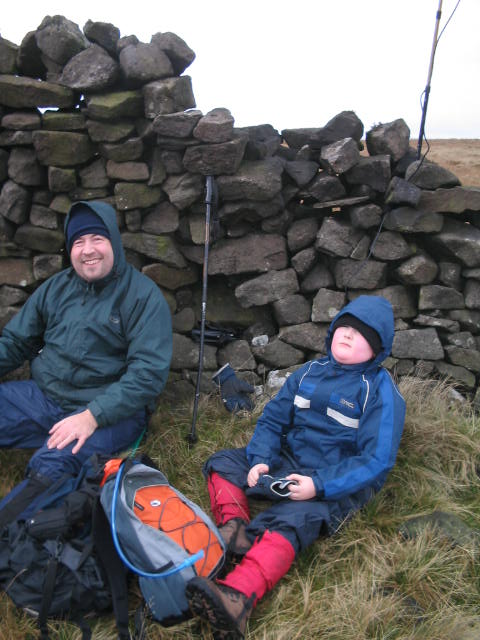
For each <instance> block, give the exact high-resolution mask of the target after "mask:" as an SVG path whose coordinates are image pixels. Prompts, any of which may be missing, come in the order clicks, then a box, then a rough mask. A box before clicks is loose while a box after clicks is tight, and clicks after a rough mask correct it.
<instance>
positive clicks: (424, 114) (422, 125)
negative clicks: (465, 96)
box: [417, 0, 443, 160]
mask: <svg viewBox="0 0 480 640" xmlns="http://www.w3.org/2000/svg"><path fill="white" fill-rule="evenodd" d="M442 2H443V0H439V3H438V9H437V15H436V17H435V31H434V34H433V44H432V52H431V54H430V64H429V66H428V76H427V85H426V87H425V91H424V94H425V98H424V100H423V108H422V121H421V123H420V133H419V134H418V144H417V160H420V156H421V155H422V142H423V137H424V135H425V120H426V119H427V107H428V98H429V96H430V83H431V80H432V73H433V61H434V59H435V52H436V50H437V42H438V29H439V27H440V19H441V17H442Z"/></svg>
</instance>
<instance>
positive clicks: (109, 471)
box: [100, 458, 123, 487]
mask: <svg viewBox="0 0 480 640" xmlns="http://www.w3.org/2000/svg"><path fill="white" fill-rule="evenodd" d="M122 462H123V458H110V460H108V461H107V462H106V463H105V466H104V468H103V478H102V481H101V482H100V486H101V487H103V485H104V484H105V482H106V481H107V480H108V479H109V478H110V476H113V475H115V474H116V473H118V470H119V469H120V465H121V464H122Z"/></svg>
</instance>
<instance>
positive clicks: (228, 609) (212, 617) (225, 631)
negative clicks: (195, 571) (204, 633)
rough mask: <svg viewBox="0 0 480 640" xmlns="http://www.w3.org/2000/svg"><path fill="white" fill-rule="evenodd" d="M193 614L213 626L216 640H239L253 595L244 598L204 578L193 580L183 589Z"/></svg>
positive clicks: (251, 607)
mask: <svg viewBox="0 0 480 640" xmlns="http://www.w3.org/2000/svg"><path fill="white" fill-rule="evenodd" d="M186 594H187V599H188V603H189V605H190V609H191V611H192V613H193V614H194V615H196V616H199V617H200V618H202V619H203V620H206V621H207V622H209V623H210V624H211V626H212V627H213V637H214V638H215V640H241V639H242V638H244V637H245V629H246V628H247V620H248V618H249V617H250V614H251V613H252V609H253V602H254V599H255V594H254V595H253V596H251V597H250V598H248V597H247V596H246V595H244V594H243V593H241V592H240V591H237V590H236V589H232V588H231V587H227V586H224V585H221V584H217V583H216V582H213V580H208V579H207V578H198V577H197V578H193V579H192V580H190V582H189V583H188V584H187V586H186Z"/></svg>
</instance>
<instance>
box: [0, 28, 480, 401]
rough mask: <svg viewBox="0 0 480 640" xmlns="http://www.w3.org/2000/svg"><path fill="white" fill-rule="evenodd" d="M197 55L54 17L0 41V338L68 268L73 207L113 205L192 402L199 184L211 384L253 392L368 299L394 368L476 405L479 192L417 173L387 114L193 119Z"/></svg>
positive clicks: (405, 136) (447, 175)
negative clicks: (153, 290)
mask: <svg viewBox="0 0 480 640" xmlns="http://www.w3.org/2000/svg"><path fill="white" fill-rule="evenodd" d="M194 57H195V54H194V52H193V51H192V50H191V49H190V48H189V46H188V45H187V44H186V43H185V42H184V41H183V40H182V39H181V38H180V37H179V36H177V35H176V34H173V33H157V34H155V35H153V36H152V38H151V41H150V42H149V43H143V42H139V41H138V39H137V38H136V37H135V36H127V37H120V33H119V30H118V29H117V28H116V27H114V26H113V25H111V24H107V23H100V22H92V21H88V22H87V24H85V26H84V27H83V30H82V29H80V28H79V26H78V25H76V24H74V23H72V22H71V21H69V20H67V19H66V18H64V17H62V16H53V17H50V16H47V17H46V18H45V19H44V20H43V21H42V23H41V24H40V25H39V27H38V29H37V30H35V31H33V32H30V33H28V34H27V35H26V36H25V38H24V39H23V41H22V42H21V44H20V45H16V44H14V43H11V42H9V41H7V40H5V39H2V38H0V117H1V123H0V124H1V126H0V184H1V191H0V214H1V215H0V324H1V326H4V325H5V323H6V322H7V321H8V320H9V319H10V318H11V317H12V316H13V315H14V314H15V313H17V312H18V310H19V308H20V307H21V305H22V304H23V303H24V302H25V300H26V299H27V298H28V296H29V294H30V293H31V292H32V291H33V290H34V289H35V288H36V287H37V286H38V285H39V284H40V283H41V282H43V281H44V280H45V279H46V278H48V277H49V276H51V275H53V274H54V273H56V272H57V271H59V270H60V269H62V268H64V267H65V266H66V265H67V256H66V255H65V251H64V243H63V231H62V227H63V220H64V216H65V214H66V212H67V211H68V209H69V207H70V205H71V203H72V202H74V201H76V200H79V199H83V200H90V199H101V200H104V201H107V202H110V203H111V204H112V205H114V206H115V208H116V210H117V212H118V223H119V227H120V229H121V233H122V239H123V244H124V246H125V249H126V253H127V257H128V259H129V260H130V261H131V262H132V263H133V264H134V265H135V266H136V267H137V268H138V269H140V270H141V271H143V272H144V273H145V274H146V275H147V276H149V277H150V278H152V280H153V281H154V282H156V283H157V284H158V286H159V287H160V288H161V289H162V291H163V292H164V294H165V296H166V298H167V300H168V302H169V305H170V308H171V311H172V317H173V327H174V355H173V361H172V373H171V377H170V382H169V388H170V389H171V390H172V391H173V393H174V395H175V396H176V397H179V396H180V395H181V393H182V391H185V390H186V391H187V392H188V393H191V389H192V387H191V382H192V381H194V377H195V371H196V368H197V363H198V344H197V343H196V342H195V341H194V339H192V330H193V329H194V328H195V327H196V326H197V323H198V320H199V315H200V300H201V270H202V262H203V256H204V240H205V176H207V175H214V176H215V178H216V184H217V187H218V220H217V221H216V224H214V225H213V226H214V227H215V234H214V237H212V242H211V247H210V259H209V270H208V275H209V278H208V304H207V317H208V321H209V322H211V323H216V324H217V325H220V326H221V327H224V328H229V329H231V330H232V331H235V334H236V337H237V339H236V340H234V341H231V342H228V343H226V344H224V345H222V346H218V345H217V346H216V345H207V346H206V349H205V361H204V367H205V372H206V373H205V387H206V388H208V380H209V373H211V372H213V371H214V370H216V369H217V368H218V366H220V365H223V364H224V363H226V362H230V363H231V364H232V366H233V367H234V368H235V369H236V370H237V371H238V372H239V374H240V375H242V376H245V377H246V378H248V379H250V380H251V381H252V382H255V383H260V382H262V381H263V380H265V379H266V377H267V375H268V374H271V372H273V371H278V370H281V371H283V370H284V369H288V368H290V367H295V366H297V365H298V364H299V363H301V362H304V361H306V360H307V359H309V358H311V357H312V356H316V355H317V354H319V353H320V354H321V353H323V352H324V351H323V349H324V339H325V335H326V329H327V327H328V324H329V323H330V321H331V319H332V318H333V316H334V315H335V314H336V313H337V311H338V310H339V309H340V308H341V307H342V306H343V305H344V304H345V303H346V302H347V301H349V300H351V299H353V298H355V297H356V296H358V295H360V294H362V293H370V294H379V295H383V296H385V297H386V298H387V299H388V300H390V302H391V303H392V305H393V308H394V312H395V318H396V336H395V341H394V345H393V351H392V357H391V358H389V359H388V360H387V363H386V364H387V366H388V367H389V368H391V369H392V370H395V371H396V372H397V373H398V374H399V375H403V374H406V373H411V372H415V373H416V374H418V375H423V376H430V375H432V376H434V375H435V376H436V375H440V376H450V377H451V378H453V379H454V380H455V381H456V382H457V383H458V384H459V385H460V386H461V387H462V388H463V390H464V391H465V392H467V393H473V392H474V391H475V390H476V388H477V383H478V377H479V375H480V224H479V219H480V218H479V215H478V212H479V211H480V189H478V188H473V187H470V188H469V187H465V186H462V185H461V184H460V181H459V180H458V179H457V177H456V176H455V175H453V174H452V173H451V172H449V171H448V170H446V169H444V168H442V167H440V166H438V165H436V164H434V163H432V162H429V161H428V158H427V159H425V160H423V161H417V160H416V158H415V155H414V151H413V150H412V149H411V148H410V146H409V140H410V131H409V128H408V126H407V124H406V123H405V122H404V121H403V120H402V119H401V118H399V119H398V120H395V121H393V122H390V123H387V124H379V125H377V126H375V127H373V129H371V130H370V131H368V132H366V135H365V136H364V134H365V132H364V126H363V124H362V122H361V121H360V120H359V118H358V117H357V115H356V114H355V113H354V112H352V111H345V112H342V113H339V114H337V115H336V116H335V117H333V118H332V119H331V120H330V121H329V122H327V123H326V124H325V125H324V126H321V127H318V128H308V129H305V128H298V129H286V130H283V131H281V133H279V132H278V131H276V130H275V129H274V128H273V127H272V126H271V125H269V124H261V125H258V126H251V127H243V128H238V127H235V126H234V118H233V116H232V114H231V113H230V111H229V110H228V109H226V108H217V109H213V110H212V111H210V112H209V113H206V114H203V113H202V112H201V111H199V110H197V109H196V108H195V106H196V105H195V99H194V94H193V89H192V82H191V78H190V76H188V75H186V74H185V71H186V69H187V68H188V66H189V65H190V64H191V62H192V61H193V60H194ZM364 138H365V141H366V142H365V144H364V143H363V142H362V140H363V139H364ZM364 146H366V148H365V149H364ZM271 377H272V376H271Z"/></svg>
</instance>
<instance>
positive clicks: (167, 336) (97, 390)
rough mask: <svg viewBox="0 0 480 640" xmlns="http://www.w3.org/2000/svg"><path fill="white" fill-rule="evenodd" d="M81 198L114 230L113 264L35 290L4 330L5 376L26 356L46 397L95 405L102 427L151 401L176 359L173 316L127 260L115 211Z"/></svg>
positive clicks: (65, 274)
mask: <svg viewBox="0 0 480 640" xmlns="http://www.w3.org/2000/svg"><path fill="white" fill-rule="evenodd" d="M82 204H83V205H87V206H89V207H90V208H91V209H92V211H94V212H95V213H96V214H97V215H98V216H100V217H101V218H102V220H103V222H104V223H105V225H106V226H107V228H108V230H109V233H110V241H111V243H112V248H113V253H114V265H113V268H112V270H111V272H110V273H109V274H108V276H106V277H105V278H103V279H101V280H96V281H93V282H86V281H85V280H83V279H82V278H80V277H79V276H78V275H77V273H76V272H75V271H74V269H73V268H69V269H65V270H64V271H61V272H60V273H58V274H56V275H54V276H52V277H51V278H50V279H49V280H47V281H46V282H44V283H43V284H42V285H41V286H40V287H39V288H38V289H36V291H35V292H34V293H33V294H32V295H31V296H30V298H29V299H28V300H27V302H26V303H25V305H24V307H23V308H22V310H21V311H20V312H19V313H18V314H17V315H16V316H15V317H14V318H12V320H10V322H9V323H8V324H7V325H6V327H5V328H4V330H3V334H2V337H1V338H0V375H4V374H5V373H7V372H8V371H12V370H13V369H15V368H16V367H18V366H20V365H21V364H23V362H25V360H29V361H30V362H31V372H32V378H33V379H34V380H35V382H36V383H37V384H38V386H39V387H40V389H42V391H43V392H44V393H45V394H46V395H47V396H48V397H49V398H51V399H52V400H53V401H54V402H56V403H57V404H58V405H60V406H61V407H62V408H63V409H65V411H67V412H75V411H78V410H81V409H85V408H88V409H90V411H91V412H92V414H93V415H94V416H95V418H96V420H97V422H98V425H99V426H105V425H111V424H115V423H116V422H118V421H119V420H121V419H124V418H127V417H129V416H131V415H133V414H135V413H137V412H138V411H140V410H141V409H143V408H146V407H148V406H152V403H153V401H154V400H155V398H156V396H157V395H158V394H159V393H160V392H161V391H162V389H163V387H164V385H165V382H166V379H167V376H168V371H169V367H170V360H171V357H172V328H171V315H170V309H169V307H168V305H167V303H166V301H165V298H164V297H163V295H162V293H161V291H160V289H159V288H158V287H157V286H156V285H155V284H154V282H152V280H150V279H149V278H147V277H146V276H145V275H143V274H141V273H139V272H138V271H137V270H136V269H135V268H134V267H132V265H130V264H128V263H127V261H126V259H125V254H124V251H123V247H122V243H121V238H120V233H119V230H118V226H117V221H116V214H115V210H114V209H113V208H112V207H111V206H110V205H108V204H106V203H103V202H83V203H82ZM74 207H75V205H73V207H72V209H73V208H74ZM71 211H72V210H71ZM71 211H70V213H69V215H68V216H67V219H66V221H65V228H66V226H67V225H68V222H69V216H70V214H71Z"/></svg>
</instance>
